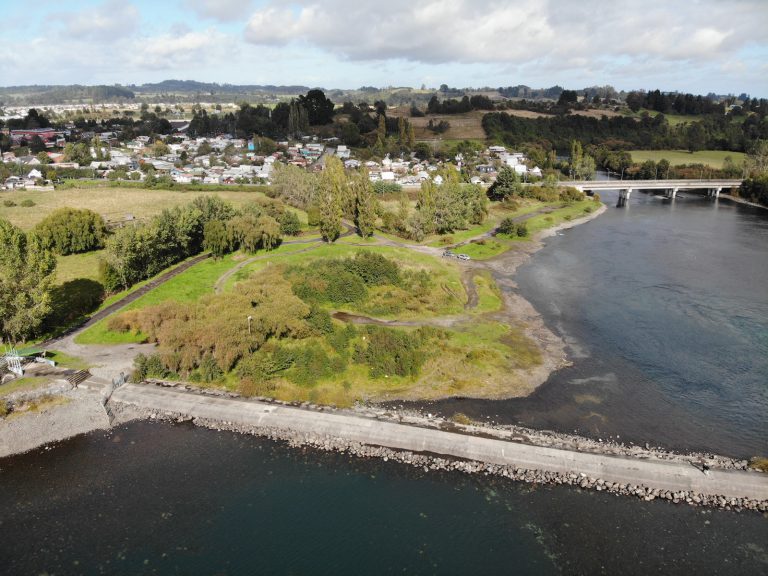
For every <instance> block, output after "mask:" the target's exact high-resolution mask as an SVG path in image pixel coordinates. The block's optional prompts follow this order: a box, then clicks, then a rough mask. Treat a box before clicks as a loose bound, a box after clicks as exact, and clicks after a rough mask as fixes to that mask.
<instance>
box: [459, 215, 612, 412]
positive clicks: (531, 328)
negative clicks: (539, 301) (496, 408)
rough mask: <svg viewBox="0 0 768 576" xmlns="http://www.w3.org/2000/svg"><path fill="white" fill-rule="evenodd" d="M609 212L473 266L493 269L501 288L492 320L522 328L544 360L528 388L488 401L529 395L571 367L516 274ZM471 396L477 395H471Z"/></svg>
mask: <svg viewBox="0 0 768 576" xmlns="http://www.w3.org/2000/svg"><path fill="white" fill-rule="evenodd" d="M607 209H608V207H607V206H606V205H605V204H601V205H600V207H599V208H598V209H597V210H595V211H594V212H591V213H589V214H586V215H585V216H583V217H581V218H578V219H576V220H570V221H567V222H563V223H561V224H559V225H557V226H553V227H552V228H547V229H545V230H541V231H540V232H538V233H536V234H535V235H534V236H533V237H532V238H531V240H530V241H529V242H525V243H522V242H521V243H520V244H519V245H517V246H516V247H515V249H514V250H509V251H507V252H504V253H503V254H500V255H499V256H496V257H494V258H491V259H489V260H486V261H485V262H482V263H474V264H473V266H476V267H477V268H478V269H483V268H484V269H488V270H490V271H491V275H492V276H493V279H494V281H495V282H496V284H497V285H498V286H499V288H500V289H501V290H500V292H501V294H502V297H503V301H504V306H503V308H502V310H501V311H500V312H497V313H495V314H493V315H492V317H493V318H494V319H497V320H499V321H502V322H507V323H515V324H518V325H522V326H523V333H524V335H525V336H526V337H528V338H530V339H532V340H533V341H534V342H536V343H537V344H538V346H539V348H540V350H541V358H542V362H541V364H539V365H538V366H534V367H532V368H529V369H528V370H527V372H526V380H525V386H523V387H521V388H519V389H518V393H516V394H509V395H505V396H495V397H488V396H485V397H484V398H486V399H492V400H497V399H501V398H514V397H522V396H528V395H530V394H531V393H532V392H533V391H534V390H536V388H538V387H539V386H541V385H542V384H543V383H544V382H546V381H547V380H548V379H549V377H550V376H551V375H552V373H553V372H555V371H556V370H560V369H561V368H565V367H566V366H570V365H571V361H570V360H569V359H568V355H567V352H566V349H567V346H568V343H567V342H566V341H565V340H563V338H561V337H560V336H558V335H557V334H555V333H554V332H553V331H552V330H551V329H550V328H549V327H547V325H546V324H545V323H544V317H543V316H542V315H541V314H540V313H539V312H538V311H537V310H536V309H535V308H534V307H533V305H532V304H531V303H530V302H529V301H528V300H526V299H525V298H524V297H523V296H522V295H521V294H520V292H519V290H518V285H517V282H516V281H515V273H516V272H517V269H518V268H519V267H520V266H522V265H523V264H525V263H526V262H528V260H530V258H531V257H532V256H533V255H534V254H535V253H536V252H538V251H539V250H541V249H542V248H543V247H544V245H545V244H544V242H545V240H546V239H547V238H550V237H552V236H555V235H557V234H561V233H563V231H565V230H568V229H570V228H573V227H574V226H579V225H581V224H585V223H587V222H589V221H591V220H594V219H595V218H597V217H598V216H600V215H601V214H603V213H604V212H605V211H606V210H607ZM468 397H473V396H472V395H468Z"/></svg>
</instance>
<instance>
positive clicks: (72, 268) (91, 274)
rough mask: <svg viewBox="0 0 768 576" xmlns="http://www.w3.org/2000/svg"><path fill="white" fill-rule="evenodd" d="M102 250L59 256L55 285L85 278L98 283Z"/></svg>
mask: <svg viewBox="0 0 768 576" xmlns="http://www.w3.org/2000/svg"><path fill="white" fill-rule="evenodd" d="M103 254H104V250H95V251H93V252H86V253H85V254H70V255H69V256H59V257H58V258H57V260H56V283H57V284H64V283H65V282H69V281H71V280H77V279H79V278H85V279H88V280H95V281H97V282H98V281H99V259H100V258H102V257H103Z"/></svg>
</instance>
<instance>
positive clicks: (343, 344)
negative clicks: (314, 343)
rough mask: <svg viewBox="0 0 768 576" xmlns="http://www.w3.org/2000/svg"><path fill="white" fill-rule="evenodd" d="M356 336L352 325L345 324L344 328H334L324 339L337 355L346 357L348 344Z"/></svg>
mask: <svg viewBox="0 0 768 576" xmlns="http://www.w3.org/2000/svg"><path fill="white" fill-rule="evenodd" d="M356 335H357V330H356V329H355V327H354V325H352V324H347V325H346V326H345V327H344V328H336V329H335V330H333V332H330V333H328V334H326V336H325V339H326V341H327V342H328V344H330V346H331V348H333V349H334V350H335V351H336V353H337V354H339V355H341V356H344V357H346V356H347V355H348V354H349V343H350V342H352V340H353V339H354V337H355V336H356Z"/></svg>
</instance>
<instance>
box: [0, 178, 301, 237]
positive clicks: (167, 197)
mask: <svg viewBox="0 0 768 576" xmlns="http://www.w3.org/2000/svg"><path fill="white" fill-rule="evenodd" d="M197 196H219V197H220V198H222V199H224V200H228V201H230V202H232V204H234V205H235V206H242V205H243V204H245V203H246V202H248V201H250V200H253V199H254V198H257V197H259V196H261V197H263V196H264V194H263V193H261V192H255V191H254V192H241V191H232V192H228V191H224V192H179V191H175V190H146V189H137V188H109V187H104V188H90V187H89V188H68V189H61V190H53V191H50V192H38V191H26V190H13V191H9V192H4V193H3V199H6V200H13V201H14V202H15V203H16V204H17V206H13V207H10V208H9V207H7V206H4V205H2V204H0V218H5V219H6V220H9V221H10V222H11V223H13V224H15V225H16V226H19V227H20V228H22V229H24V230H30V229H31V228H33V227H34V226H35V225H36V224H37V223H38V222H40V221H41V220H42V219H43V218H45V217H46V216H47V215H48V214H50V213H51V212H53V211H54V210H56V209H58V208H63V207H65V206H69V207H77V208H88V209H90V210H93V211H94V212H96V213H98V214H101V215H102V216H103V217H104V219H105V220H107V221H110V220H111V221H115V220H123V219H125V217H126V216H127V215H128V214H130V215H132V216H134V217H135V218H138V219H144V218H149V217H151V216H154V215H155V214H159V213H160V212H162V211H163V210H164V209H166V208H173V207H174V206H179V205H181V204H186V203H188V202H191V201H192V200H193V199H195V198H196V197H197ZM26 199H31V200H33V201H34V202H35V206H33V207H31V208H24V207H22V206H20V205H19V204H20V203H21V202H22V201H23V200H26ZM294 211H295V212H297V213H298V214H299V218H300V219H301V220H302V221H303V222H306V214H304V213H302V212H300V211H298V210H294Z"/></svg>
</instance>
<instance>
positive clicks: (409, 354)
mask: <svg viewBox="0 0 768 576" xmlns="http://www.w3.org/2000/svg"><path fill="white" fill-rule="evenodd" d="M366 332H367V339H366V340H367V344H366V346H365V348H362V347H358V349H357V350H356V354H355V361H356V362H364V363H365V364H367V365H368V367H369V368H370V375H371V377H372V378H378V377H382V376H410V377H411V378H416V377H417V376H418V375H419V371H420V370H421V367H422V366H423V365H424V362H426V360H427V357H428V353H427V350H425V346H426V345H427V344H428V343H429V342H430V341H431V340H432V339H433V338H434V337H435V336H437V335H438V331H436V330H434V329H432V328H420V329H419V330H416V331H415V332H405V331H403V330H394V329H392V328H383V327H380V326H368V327H367V329H366Z"/></svg>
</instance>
